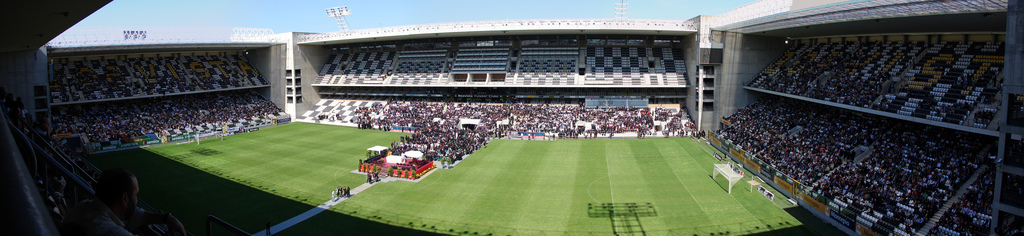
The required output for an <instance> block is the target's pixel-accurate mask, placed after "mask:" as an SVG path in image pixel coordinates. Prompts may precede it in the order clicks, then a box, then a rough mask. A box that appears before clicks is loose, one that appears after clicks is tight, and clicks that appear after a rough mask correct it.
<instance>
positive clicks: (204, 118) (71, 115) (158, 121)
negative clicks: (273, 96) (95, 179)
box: [52, 91, 281, 142]
mask: <svg viewBox="0 0 1024 236" xmlns="http://www.w3.org/2000/svg"><path fill="white" fill-rule="evenodd" d="M54 110H55V111H54V114H53V115H52V116H53V122H52V123H53V126H54V127H53V128H54V132H55V133H81V134H85V135H86V137H87V138H88V140H89V141H90V142H106V141H115V140H125V139H132V138H134V137H138V136H143V135H147V134H159V133H161V132H163V131H167V130H174V129H185V128H192V127H197V126H205V125H213V126H215V127H220V125H221V124H225V123H232V122H236V121H239V120H243V119H245V120H252V119H256V118H263V117H267V116H268V115H274V114H278V113H279V112H281V109H280V108H278V107H277V106H276V105H274V104H273V103H271V102H270V101H268V100H266V99H263V98H262V97H260V96H259V95H258V94H256V93H255V92H252V91H230V92H219V93H201V94H189V95H181V96H173V97H166V98H143V99H132V100H124V101H113V102H105V103H91V104H84V105H79V106H73V107H71V106H63V107H56V108H55V109H54Z"/></svg>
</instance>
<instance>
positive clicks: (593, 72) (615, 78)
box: [583, 47, 651, 85]
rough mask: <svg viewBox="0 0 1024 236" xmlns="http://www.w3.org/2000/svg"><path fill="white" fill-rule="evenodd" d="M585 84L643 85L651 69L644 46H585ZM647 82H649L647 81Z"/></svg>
mask: <svg viewBox="0 0 1024 236" xmlns="http://www.w3.org/2000/svg"><path fill="white" fill-rule="evenodd" d="M586 50H587V51H586V62H587V75H586V77H585V79H584V81H583V84H585V85H643V84H645V82H644V78H645V77H647V75H648V73H650V72H651V69H650V68H649V67H648V65H647V63H646V61H647V49H646V48H626V47H587V49H586ZM647 83H649V82H647Z"/></svg>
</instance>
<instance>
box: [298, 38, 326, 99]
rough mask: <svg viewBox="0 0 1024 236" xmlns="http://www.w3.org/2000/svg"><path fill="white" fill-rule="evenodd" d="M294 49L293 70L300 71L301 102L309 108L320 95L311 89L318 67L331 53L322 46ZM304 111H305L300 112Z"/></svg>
mask: <svg viewBox="0 0 1024 236" xmlns="http://www.w3.org/2000/svg"><path fill="white" fill-rule="evenodd" d="M295 49H296V50H295V55H294V56H293V58H294V60H295V69H299V70H302V78H303V80H302V97H303V102H304V103H307V104H308V105H309V106H310V107H311V106H314V105H316V103H317V102H319V101H320V94H319V93H317V92H316V89H314V88H313V81H316V77H317V76H318V75H319V73H318V71H319V70H320V67H323V65H324V63H327V58H328V57H329V56H330V54H331V52H330V50H329V49H328V48H327V47H324V46H310V45H295ZM305 110H307V109H302V110H301V111H305ZM296 114H297V112H296Z"/></svg>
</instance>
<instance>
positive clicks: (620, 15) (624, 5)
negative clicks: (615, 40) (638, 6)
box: [615, 0, 629, 21]
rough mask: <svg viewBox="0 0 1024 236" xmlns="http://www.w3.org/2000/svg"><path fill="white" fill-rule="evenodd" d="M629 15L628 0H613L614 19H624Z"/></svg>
mask: <svg viewBox="0 0 1024 236" xmlns="http://www.w3.org/2000/svg"><path fill="white" fill-rule="evenodd" d="M628 15H629V0H616V1H615V19H616V20H620V21H625V20H626V17H627V16H628Z"/></svg>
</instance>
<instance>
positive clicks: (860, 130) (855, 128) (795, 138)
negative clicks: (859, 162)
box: [719, 99, 885, 183]
mask: <svg viewBox="0 0 1024 236" xmlns="http://www.w3.org/2000/svg"><path fill="white" fill-rule="evenodd" d="M726 119H727V120H728V121H729V122H730V125H727V126H725V127H724V128H722V129H721V130H720V131H719V133H720V134H722V135H723V137H724V138H726V139H729V140H732V141H733V143H734V144H736V145H738V146H740V147H742V148H743V149H744V150H746V151H747V152H748V153H751V154H754V155H756V156H758V157H759V158H760V159H761V160H762V161H764V162H767V163H769V164H771V165H774V166H776V167H777V168H778V170H779V171H782V172H783V173H787V174H788V175H790V176H791V177H792V178H794V179H795V180H796V181H798V182H800V183H811V182H814V181H816V180H818V179H820V178H822V177H823V176H824V175H825V174H827V173H828V172H829V171H830V170H832V169H835V168H836V167H838V166H840V165H842V164H843V163H846V162H849V161H852V160H853V155H852V153H853V149H854V148H855V147H857V146H860V145H870V144H871V143H872V142H874V141H875V140H876V139H877V138H878V137H879V134H880V133H881V132H882V131H884V129H883V128H884V127H885V121H884V120H881V119H873V118H866V117H861V116H858V115H857V114H854V113H851V112H845V111H843V110H840V109H836V108H833V107H829V106H822V105H816V104H808V103H801V102H799V101H795V100H775V99H765V100H760V101H757V102H755V103H754V104H752V105H750V106H747V107H746V108H743V109H741V110H740V111H738V112H736V113H735V114H733V115H732V116H729V117H726Z"/></svg>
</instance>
